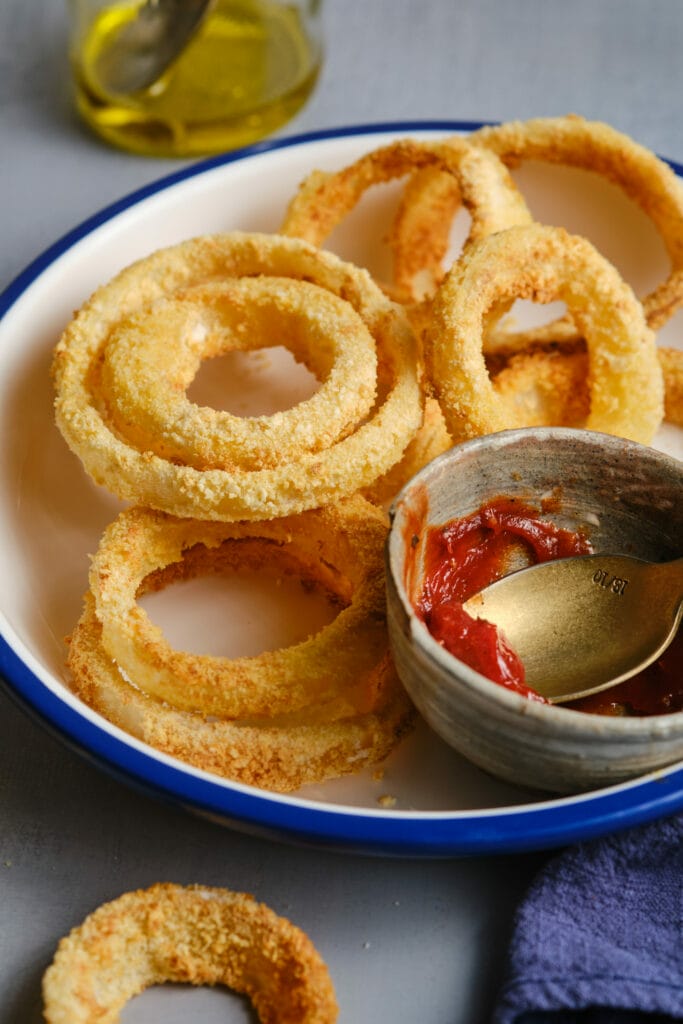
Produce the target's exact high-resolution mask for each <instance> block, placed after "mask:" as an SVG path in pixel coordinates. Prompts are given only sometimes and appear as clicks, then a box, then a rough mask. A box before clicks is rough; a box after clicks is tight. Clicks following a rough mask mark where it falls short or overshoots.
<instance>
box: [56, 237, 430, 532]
mask: <svg viewBox="0 0 683 1024" xmlns="http://www.w3.org/2000/svg"><path fill="white" fill-rule="evenodd" d="M256 275H269V276H275V277H278V278H282V277H288V278H294V279H297V280H306V281H310V282H312V283H313V284H315V285H318V286H319V287H321V288H325V289H327V290H329V291H330V292H332V293H333V294H335V295H337V296H339V297H341V298H343V299H344V300H345V301H347V302H349V303H350V304H351V305H352V306H353V308H354V309H355V311H356V312H357V313H358V314H359V316H360V317H361V319H362V320H363V322H364V323H365V325H366V326H367V328H368V330H369V331H370V334H371V335H372V336H373V338H374V339H375V343H376V349H377V357H378V364H379V374H378V377H379V386H378V396H377V399H376V401H375V404H374V406H373V408H372V410H371V412H370V414H369V416H368V417H367V418H365V419H364V420H363V421H362V422H360V423H359V424H358V425H357V427H356V429H354V430H353V432H352V433H350V434H349V435H348V436H347V437H344V438H343V439H341V440H340V441H338V442H337V443H334V444H332V445H330V446H329V447H328V448H323V449H321V450H320V451H313V452H311V451H309V452H306V451H304V452H301V453H299V455H298V457H297V458H296V459H292V460H290V461H287V460H284V461H282V462H281V463H280V464H278V465H275V466H266V467H265V468H263V469H254V470H240V469H236V470H231V471H228V470H222V469H206V470H198V469H196V468H195V467H193V466H187V465H183V464H178V463H177V462H176V461H173V460H170V459H165V458H162V457H160V456H159V455H156V454H154V453H152V452H149V451H148V450H146V449H138V448H136V447H135V446H134V445H133V444H131V443H130V442H128V441H126V440H124V439H123V438H121V437H120V436H119V435H118V432H117V431H116V430H115V428H114V427H113V425H112V424H111V423H110V422H109V419H108V416H107V413H106V396H105V395H102V394H101V391H100V390H99V383H98V378H99V376H100V372H99V371H100V369H101V361H102V357H103V352H104V347H105V345H106V344H107V342H108V340H109V338H110V336H111V333H112V331H113V330H114V329H115V328H116V327H117V325H118V324H119V323H120V322H121V321H123V320H126V319H128V318H130V317H131V316H132V315H134V314H135V313H136V312H138V311H141V310H144V309H145V308H146V307H147V306H148V304H149V303H152V302H153V301H155V300H157V299H158V298H160V297H163V296H165V297H172V296H173V295H174V293H176V292H177V291H178V290H180V289H184V288H187V287H189V286H192V285H194V284H198V283H207V282H210V281H214V280H225V279H226V278H241V277H254V276H256ZM53 376H54V381H55V388H56V401H55V411H56V420H57V424H58V427H59V429H60V430H61V432H62V434H63V436H64V438H65V440H66V441H67V444H68V445H69V446H70V447H71V449H72V450H73V451H74V452H75V453H76V454H77V455H78V456H79V458H80V459H81V461H82V463H83V465H84V467H85V469H86V471H87V472H88V473H89V474H90V475H91V476H92V478H93V479H94V480H95V481H96V482H97V483H99V484H101V485H103V486H106V487H108V488H109V490H111V491H112V492H113V493H114V494H116V495H117V496H118V497H120V498H122V499H124V500H130V501H134V502H137V503H139V504H142V505H146V506H149V507H152V508H157V509H160V510H162V511H166V512H169V513H171V514H172V515H178V516H188V517H195V518H201V519H212V520H226V521H229V520H240V519H244V520H259V519H270V518H273V517H278V516H284V515H290V514H292V513H295V512H300V511H303V510H305V509H308V508H314V507H317V506H319V505H324V504H327V503H329V502H332V501H336V500H338V499H339V498H340V497H344V496H346V495H349V494H353V493H355V492H356V491H358V490H359V489H361V488H363V487H367V486H369V485H370V484H372V483H373V482H374V481H375V480H376V479H377V478H378V477H379V476H381V475H382V474H383V473H385V472H387V471H388V470H389V469H390V468H391V467H392V466H393V465H395V464H396V463H397V462H398V461H399V460H400V458H401V457H402V455H403V452H404V450H405V448H406V446H407V445H408V443H409V442H410V440H411V438H412V437H413V435H414V434H415V432H416V430H417V429H418V427H419V426H420V423H421V420H422V406H423V396H422V390H421V385H420V379H419V370H418V358H417V343H416V339H415V337H414V335H413V332H412V330H411V328H410V325H409V323H408V321H407V319H406V317H405V314H404V312H403V311H402V310H401V309H400V307H398V306H396V305H395V304H393V303H391V302H390V301H389V300H388V299H387V298H386V297H385V296H384V295H383V294H382V292H381V291H380V290H379V288H377V286H376V285H375V284H374V283H373V281H372V279H371V278H370V275H369V274H367V273H366V272H365V271H363V270H360V269H359V268H357V267H355V266H353V265H352V264H349V263H344V262H343V261H342V260H339V259H338V258H337V257H335V256H333V255H332V254H330V253H323V252H321V251H320V250H318V249H316V248H315V247H314V246H312V245H309V244H307V243H306V242H303V241H301V240H299V239H294V238H283V237H280V236H273V235H260V234H246V233H241V232H235V233H233V234H229V235H215V236H204V237H200V238H196V239H192V240H190V241H187V242H183V243H180V244H178V245H175V246H171V247H170V248H168V249H164V250H160V251H158V252H156V253H153V254H152V255H151V256H148V257H146V258H145V259H142V260H140V261H138V262H137V263H135V264H133V265H132V266H130V267H128V268H126V269H125V270H123V271H121V273H120V274H118V275H117V276H116V277H115V278H114V279H113V280H112V281H110V282H109V283H108V284H106V285H104V286H103V287H102V288H100V289H98V290H97V291H96V292H95V293H94V295H93V296H92V297H91V299H90V300H89V301H88V302H87V303H86V304H85V305H84V306H83V307H82V309H81V310H80V311H79V312H78V314H77V315H76V316H75V317H74V319H73V320H72V322H71V324H70V325H69V326H68V327H67V329H66V331H65V332H64V334H63V336H62V338H61V339H60V341H59V343H58V345H57V348H56V351H55V356H54V360H53Z"/></svg>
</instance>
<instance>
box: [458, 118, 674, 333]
mask: <svg viewBox="0 0 683 1024" xmlns="http://www.w3.org/2000/svg"><path fill="white" fill-rule="evenodd" d="M469 140H470V142H472V143H473V144H474V145H477V146H484V147H486V149H489V150H491V151H492V152H494V153H496V155H497V156H498V157H500V159H501V160H502V161H503V163H505V164H506V165H507V166H509V167H514V166H515V165H516V164H518V163H520V162H521V161H522V160H541V161H545V162H547V163H554V164H564V165H566V166H568V167H578V168H581V169H584V170H588V171H594V172H596V173H597V174H600V175H602V176H603V177H604V178H607V180H608V181H611V182H612V183H613V184H615V185H617V186H618V187H619V188H621V189H622V191H623V192H624V193H625V194H626V195H627V196H629V198H631V199H632V200H633V201H634V202H636V203H637V204H638V206H640V208H641V210H642V211H643V212H644V213H645V214H646V216H647V217H649V218H650V220H651V221H652V223H653V224H654V226H655V228H656V229H657V231H658V232H659V234H660V236H661V238H662V241H663V243H664V246H665V248H666V251H667V253H668V255H669V259H670V260H671V272H670V274H669V276H668V277H667V279H666V280H665V281H663V282H662V283H661V284H660V285H659V286H658V287H657V288H655V290H654V291H653V292H650V294H649V295H646V296H645V298H643V299H642V304H643V309H644V310H645V317H646V319H647V323H648V326H649V327H651V328H652V329H653V330H657V329H658V328H659V327H661V326H662V325H663V324H664V323H666V321H667V320H668V319H669V318H670V317H671V316H672V315H673V313H675V311H676V310H677V309H678V308H679V307H680V306H681V304H683V185H681V182H680V180H679V178H678V177H677V176H676V174H675V173H674V171H673V170H672V169H671V168H670V167H669V166H668V164H666V163H664V161H663V160H660V159H659V157H657V156H656V155H655V154H654V153H652V152H651V151H650V150H649V149H646V148H645V147H644V146H641V145H640V144H639V143H637V142H635V141H634V140H633V139H631V138H629V136H628V135H624V134H623V133H622V132H619V131H617V130H616V129H615V128H612V127H611V126H610V125H608V124H603V123H602V122H600V121H587V120H585V119H584V118H582V117H578V116H577V115H574V114H572V115H569V116H567V117H548V118H534V119H532V120H530V121H508V122H507V123H505V124H500V125H492V126H487V127H484V128H480V129H479V131H476V132H474V133H473V134H472V135H470V136H469ZM568 333H569V331H568ZM556 340H562V339H560V338H558V337H556Z"/></svg>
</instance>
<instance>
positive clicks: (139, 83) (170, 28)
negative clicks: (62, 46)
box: [95, 0, 213, 94]
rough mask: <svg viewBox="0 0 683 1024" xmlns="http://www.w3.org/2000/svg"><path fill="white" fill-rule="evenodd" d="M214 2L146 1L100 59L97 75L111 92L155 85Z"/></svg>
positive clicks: (203, 0)
mask: <svg viewBox="0 0 683 1024" xmlns="http://www.w3.org/2000/svg"><path fill="white" fill-rule="evenodd" d="M212 3H213V0H146V2H145V3H143V4H142V6H141V7H140V10H139V11H138V13H137V14H136V16H135V17H134V18H133V19H132V21H129V22H127V24H125V25H124V26H123V28H122V29H121V31H120V32H119V33H118V35H116V36H115V38H114V39H113V40H112V42H111V43H110V45H109V46H108V47H107V49H106V50H104V51H103V52H102V53H101V54H100V55H99V57H98V60H97V63H96V65H95V72H96V75H97V77H98V80H99V83H100V85H101V86H102V87H103V88H104V89H106V90H107V91H108V92H114V93H119V94H127V93H132V92H138V91H139V90H140V89H146V88H148V86H150V85H152V84H153V83H154V82H156V80H157V79H158V78H159V77H160V76H161V75H162V74H163V73H164V71H165V70H166V69H167V68H168V67H169V65H170V64H172V63H173V61H174V60H175V59H176V57H178V56H179V54H180V53H182V51H183V50H184V49H185V47H186V46H187V44H188V43H189V41H190V39H191V38H192V36H193V35H194V33H195V32H196V31H197V29H198V28H199V25H200V24H201V22H202V20H203V19H204V18H205V17H206V15H207V13H208V10H209V7H210V6H211V4H212Z"/></svg>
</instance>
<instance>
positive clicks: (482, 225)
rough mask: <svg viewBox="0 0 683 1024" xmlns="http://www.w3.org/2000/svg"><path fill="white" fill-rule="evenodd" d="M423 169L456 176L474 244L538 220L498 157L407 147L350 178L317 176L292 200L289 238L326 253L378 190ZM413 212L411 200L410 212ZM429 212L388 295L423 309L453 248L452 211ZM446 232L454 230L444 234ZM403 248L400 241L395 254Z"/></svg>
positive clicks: (454, 148) (360, 163)
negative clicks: (440, 263) (438, 262)
mask: <svg viewBox="0 0 683 1024" xmlns="http://www.w3.org/2000/svg"><path fill="white" fill-rule="evenodd" d="M421 168H427V169H428V171H429V172H433V171H437V172H443V173H444V175H446V176H448V179H449V180H450V182H451V187H452V190H453V193H454V196H455V198H454V199H453V202H452V204H450V205H452V206H453V208H454V209H456V208H457V206H458V205H459V204H460V202H461V201H462V204H463V205H464V206H465V208H466V209H467V210H468V212H469V213H470V215H471V218H472V224H471V227H470V233H469V238H470V239H477V238H483V237H484V236H486V235H488V234H491V233H492V232H493V231H500V230H502V229H503V228H507V227H510V226H511V225H513V224H526V223H528V222H530V220H531V214H530V213H529V211H528V209H527V206H526V203H525V202H524V200H523V199H522V196H521V194H520V192H519V191H518V190H517V188H516V186H515V185H514V184H513V181H512V178H511V176H510V174H509V173H508V171H507V169H506V168H505V167H504V165H503V164H502V163H501V162H500V161H499V160H498V159H497V157H495V156H493V157H492V154H491V153H488V152H486V151H485V150H484V151H482V150H481V149H477V148H475V147H473V146H470V145H469V144H468V143H467V141H466V140H465V139H454V140H450V141H449V144H448V145H443V144H440V143H426V142H416V141H414V140H413V139H402V140H399V141H398V142H394V143H392V144H390V145H388V146H384V147H381V148H379V149H375V150H372V151H371V152H370V153H367V154H365V155H364V156H362V157H360V159H358V160H356V161H355V162H354V163H352V164H350V165H349V166H347V167H344V168H343V169H342V170H339V171H336V172H328V171H313V173H312V174H310V175H309V176H308V177H307V178H306V179H305V180H304V182H303V183H302V184H301V186H300V187H299V190H298V192H297V193H296V194H295V195H294V197H293V198H292V199H291V200H290V203H289V206H288V209H287V212H286V215H285V219H284V222H283V224H282V227H281V229H280V230H281V232H282V234H285V235H289V236H293V237H296V238H304V239H306V241H308V242H312V243H314V244H315V245H322V244H323V243H324V242H325V240H326V239H327V238H328V237H329V235H330V234H331V233H332V231H333V229H334V228H335V227H337V225H338V224H340V223H341V221H342V220H343V219H344V217H346V215H347V214H348V213H350V211H351V210H352V209H353V208H354V207H355V206H356V204H357V203H358V201H359V200H360V198H361V196H362V195H363V194H364V192H365V191H366V190H367V189H368V188H369V187H370V186H372V185H377V184H379V183H381V182H387V181H391V180H393V179H396V178H401V177H404V176H405V175H407V174H411V173H413V172H415V171H417V170H419V169H421ZM409 208H410V203H409V197H407V198H406V200H405V201H404V207H403V209H404V211H405V210H406V209H409ZM454 209H453V212H454ZM449 210H450V206H449ZM428 212H429V216H425V217H424V218H423V219H421V221H420V227H419V229H417V230H414V231H413V232H412V233H411V236H410V246H409V247H406V248H405V249H403V250H401V253H400V257H399V261H398V273H397V274H396V275H395V279H394V283H393V286H388V288H387V290H388V291H389V293H390V294H391V295H392V297H394V298H395V299H397V300H398V301H400V302H403V303H408V304H409V303H412V302H414V301H419V300H421V299H422V298H423V296H424V294H425V293H429V292H431V291H432V290H433V285H434V284H435V283H436V282H435V281H433V280H432V278H433V276H434V273H435V271H434V266H435V264H434V261H433V259H432V255H433V254H434V253H437V254H440V256H439V259H440V258H442V257H443V256H445V253H446V249H447V247H448V230H450V217H444V212H445V211H444V210H443V209H442V207H441V206H440V204H439V203H438V202H437V203H433V204H432V205H431V207H430V209H429V211H428ZM404 215H405V214H404ZM444 225H446V227H447V229H448V230H446V231H444ZM400 244H401V243H400V239H396V238H394V235H393V233H392V245H393V247H394V249H395V251H398V249H399V248H400ZM408 249H409V252H408ZM425 273H426V274H427V276H428V280H425Z"/></svg>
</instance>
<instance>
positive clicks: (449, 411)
mask: <svg viewBox="0 0 683 1024" xmlns="http://www.w3.org/2000/svg"><path fill="white" fill-rule="evenodd" d="M515 298H531V299H536V300H537V301H540V302H549V301H552V300H554V299H563V300H564V301H565V302H566V304H567V307H568V309H569V311H570V313H571V315H572V317H573V318H574V319H575V321H576V323H577V326H578V327H579V329H580V330H581V332H582V334H583V335H585V337H586V340H587V345H588V352H589V358H590V378H591V411H590V414H589V416H588V419H587V421H586V426H587V427H588V428H589V429H592V430H597V431H603V432H605V433H612V434H617V435H621V436H623V437H627V438H630V439H632V440H635V441H641V442H642V443H645V444H648V443H649V442H650V441H651V440H652V437H653V436H654V433H655V432H656V430H657V428H658V427H659V424H660V423H661V420H662V415H663V385H662V374H661V369H660V366H659V363H658V360H657V355H656V348H655V342H654V335H653V334H652V332H651V331H650V330H649V328H648V327H647V325H646V324H645V320H644V316H643V312H642V307H641V306H640V303H639V302H638V301H637V299H636V298H635V297H634V295H633V293H632V291H631V289H630V288H629V287H628V285H626V284H625V282H624V281H622V279H621V278H620V277H619V275H618V274H617V272H616V270H615V269H614V267H612V266H611V264H609V263H608V262H607V260H605V259H604V257H602V256H600V254H599V253H598V252H597V251H596V250H595V249H594V248H593V246H592V245H591V244H590V243H589V242H587V241H586V240H585V239H583V238H580V237H577V236H572V235H569V234H568V233H567V232H566V231H564V229H562V228H551V227H544V226H542V225H538V224H534V225H528V226H524V227H513V228H509V229H508V230H507V231H501V232H499V233H498V234H496V235H491V236H489V238H485V239H482V240H481V241H480V242H478V243H476V244H474V245H472V246H470V247H469V248H468V250H467V251H466V253H465V254H464V255H463V257H462V258H461V259H460V261H459V262H458V264H457V265H456V266H455V267H454V268H453V270H452V271H451V272H450V273H449V275H448V277H447V278H446V280H445V282H444V284H443V285H442V286H441V288H440V290H439V292H438V293H437V296H436V298H435V300H434V306H433V322H432V326H431V328H430V329H429V330H428V331H427V334H426V339H425V346H426V347H425V358H426V363H427V368H428V372H429V376H430V379H431V383H432V386H433V387H434V390H435V393H436V397H437V399H438V400H439V404H440V405H441V409H442V412H443V414H444V418H445V420H446V425H447V427H448V430H449V433H450V434H451V437H452V438H453V439H454V441H455V440H459V439H463V438H468V437H476V436H479V435H481V434H487V433H492V432H494V431H497V430H503V429H506V428H508V427H511V426H521V425H522V423H521V422H520V419H519V417H518V414H517V413H516V411H515V410H514V408H511V407H510V405H509V403H508V404H506V403H505V401H504V399H503V397H502V396H501V395H499V394H497V393H496V390H495V388H494V385H493V383H492V382H491V380H490V378H489V376H488V373H487V371H486V364H485V360H484V353H483V333H484V329H485V323H486V316H487V314H488V312H489V310H490V309H491V308H492V307H493V306H494V305H498V304H501V303H511V302H512V301H513V300H514V299H515ZM634 381H637V387H634V386H633V382H634Z"/></svg>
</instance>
